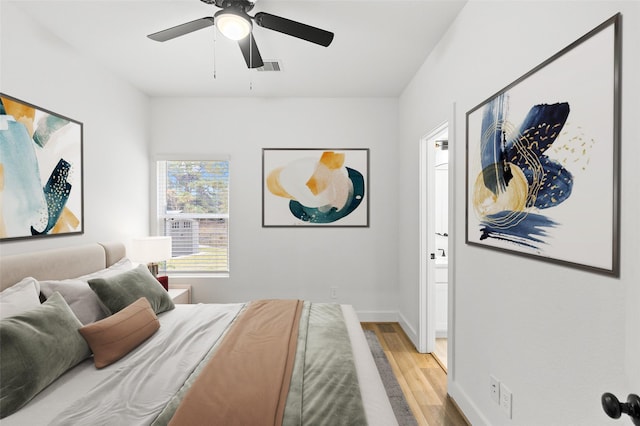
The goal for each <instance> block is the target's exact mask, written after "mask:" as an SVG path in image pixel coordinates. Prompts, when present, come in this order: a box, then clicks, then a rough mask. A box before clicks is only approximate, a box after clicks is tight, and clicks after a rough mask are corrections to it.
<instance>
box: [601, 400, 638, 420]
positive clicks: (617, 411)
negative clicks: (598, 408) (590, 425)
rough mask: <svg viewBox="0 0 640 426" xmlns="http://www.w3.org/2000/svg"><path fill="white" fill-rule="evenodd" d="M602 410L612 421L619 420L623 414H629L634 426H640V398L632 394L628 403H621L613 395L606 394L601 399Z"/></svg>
mask: <svg viewBox="0 0 640 426" xmlns="http://www.w3.org/2000/svg"><path fill="white" fill-rule="evenodd" d="M601 401H602V408H603V409H604V412H605V413H607V416H609V417H611V418H612V419H619V418H620V416H621V415H622V413H625V414H628V415H629V417H631V419H632V420H633V424H634V425H636V426H640V397H639V396H638V395H635V394H633V393H632V394H630V395H629V396H628V397H627V402H620V401H619V400H618V398H617V397H616V396H615V395H614V394H612V393H609V392H607V393H604V394H603V395H602V398H601Z"/></svg>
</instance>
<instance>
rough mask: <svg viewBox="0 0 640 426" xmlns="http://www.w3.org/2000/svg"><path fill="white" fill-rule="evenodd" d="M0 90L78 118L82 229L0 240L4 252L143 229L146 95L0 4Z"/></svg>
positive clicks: (124, 236) (123, 236)
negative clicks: (81, 153)
mask: <svg viewBox="0 0 640 426" xmlns="http://www.w3.org/2000/svg"><path fill="white" fill-rule="evenodd" d="M0 14H1V24H2V26H1V27H0V28H1V30H0V39H1V42H0V43H1V44H0V53H1V54H2V60H1V63H0V91H1V92H3V93H6V94H8V95H11V96H14V97H16V98H18V99H22V100H24V101H26V102H29V103H32V104H34V105H37V106H39V107H42V108H45V109H49V110H52V111H55V112H57V113H59V114H62V115H65V116H68V117H71V118H73V119H75V120H78V121H80V122H82V123H83V125H84V143H83V149H84V161H83V167H84V229H85V233H84V234H83V235H80V236H61V237H47V238H42V239H37V240H29V241H23V240H20V241H9V242H3V243H0V252H1V253H2V255H8V254H14V253H21V252H28V251H34V250H42V249H47V248H57V247H64V246H71V245H76V244H80V243H89V242H95V241H118V240H119V241H129V240H130V239H131V237H132V236H134V235H146V233H147V230H148V226H149V225H148V222H149V221H148V211H149V206H148V203H147V194H148V185H149V182H148V153H147V149H148V147H147V144H148V140H147V139H148V136H147V131H148V110H149V102H148V99H147V98H146V96H144V95H143V94H141V93H140V92H139V91H137V90H135V89H133V88H132V87H131V86H130V85H128V84H127V83H124V82H122V81H121V80H119V79H118V78H116V77H114V76H113V75H112V74H110V73H109V72H108V71H105V69H104V68H102V67H101V66H100V65H99V64H95V63H93V62H92V61H91V60H89V59H87V58H86V57H84V56H82V55H80V54H78V53H77V52H76V51H74V50H73V49H72V48H70V47H69V46H68V45H67V44H65V43H64V42H63V41H62V40H60V39H59V38H58V37H56V36H55V35H53V34H51V33H49V32H48V31H47V30H45V29H44V28H42V27H41V26H40V25H38V24H37V23H36V22H34V21H33V20H32V19H31V18H29V17H27V16H26V15H25V14H23V13H22V12H21V11H20V9H19V8H18V7H16V5H15V4H11V3H7V2H2V3H0Z"/></svg>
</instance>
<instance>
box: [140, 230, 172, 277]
mask: <svg viewBox="0 0 640 426" xmlns="http://www.w3.org/2000/svg"><path fill="white" fill-rule="evenodd" d="M169 259H171V237H142V238H134V239H133V241H132V244H131V260H133V261H134V262H140V263H146V264H147V267H148V268H149V271H150V272H151V273H152V274H153V276H154V277H157V276H158V262H164V261H165V260H169Z"/></svg>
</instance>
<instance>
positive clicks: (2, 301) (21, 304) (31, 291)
mask: <svg viewBox="0 0 640 426" xmlns="http://www.w3.org/2000/svg"><path fill="white" fill-rule="evenodd" d="M38 306H40V284H39V283H38V281H37V280H36V279H35V278H33V277H27V278H24V279H23V280H22V281H20V282H19V283H17V284H14V285H12V286H11V287H9V288H7V289H5V290H4V291H3V292H2V293H0V319H3V318H7V317H10V316H13V315H18V314H21V313H22V312H25V311H28V310H29V309H33V308H37V307H38Z"/></svg>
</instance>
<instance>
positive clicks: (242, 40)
mask: <svg viewBox="0 0 640 426" xmlns="http://www.w3.org/2000/svg"><path fill="white" fill-rule="evenodd" d="M201 1H202V2H203V3H207V4H214V5H216V6H217V7H219V8H221V9H222V10H219V11H218V12H216V13H215V15H213V17H211V16H209V17H204V18H200V19H196V20H195V21H191V22H187V23H184V24H181V25H177V26H175V27H172V28H168V29H166V30H162V31H158V32H157V33H153V34H149V35H148V36H147V37H149V38H150V39H151V40H155V41H167V40H171V39H173V38H176V37H180V36H183V35H185V34H189V33H191V32H194V31H197V30H200V29H203V28H206V27H209V26H212V25H214V24H215V25H217V26H218V30H219V31H220V32H221V33H222V34H223V35H224V36H226V37H227V38H230V39H232V40H237V41H238V45H239V46H240V50H241V51H242V55H243V56H244V60H245V62H246V63H247V67H249V68H259V67H261V66H263V65H264V62H263V61H262V56H260V51H259V50H258V46H257V45H256V42H255V40H254V38H253V33H252V31H251V30H252V28H253V25H252V23H251V20H254V21H255V23H256V24H257V25H258V26H260V27H263V28H267V29H270V30H273V31H278V32H280V33H283V34H287V35H290V36H292V37H296V38H299V39H302V40H306V41H309V42H311V43H315V44H319V45H320V46H325V47H327V46H329V45H330V44H331V42H332V41H333V33H332V32H329V31H325V30H322V29H320V28H316V27H312V26H311V25H307V24H303V23H300V22H296V21H292V20H290V19H286V18H282V17H280V16H276V15H271V14H269V13H265V12H258V13H256V14H255V16H249V15H248V14H247V12H249V11H250V10H251V9H253V6H254V3H253V2H251V1H249V0H201Z"/></svg>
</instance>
